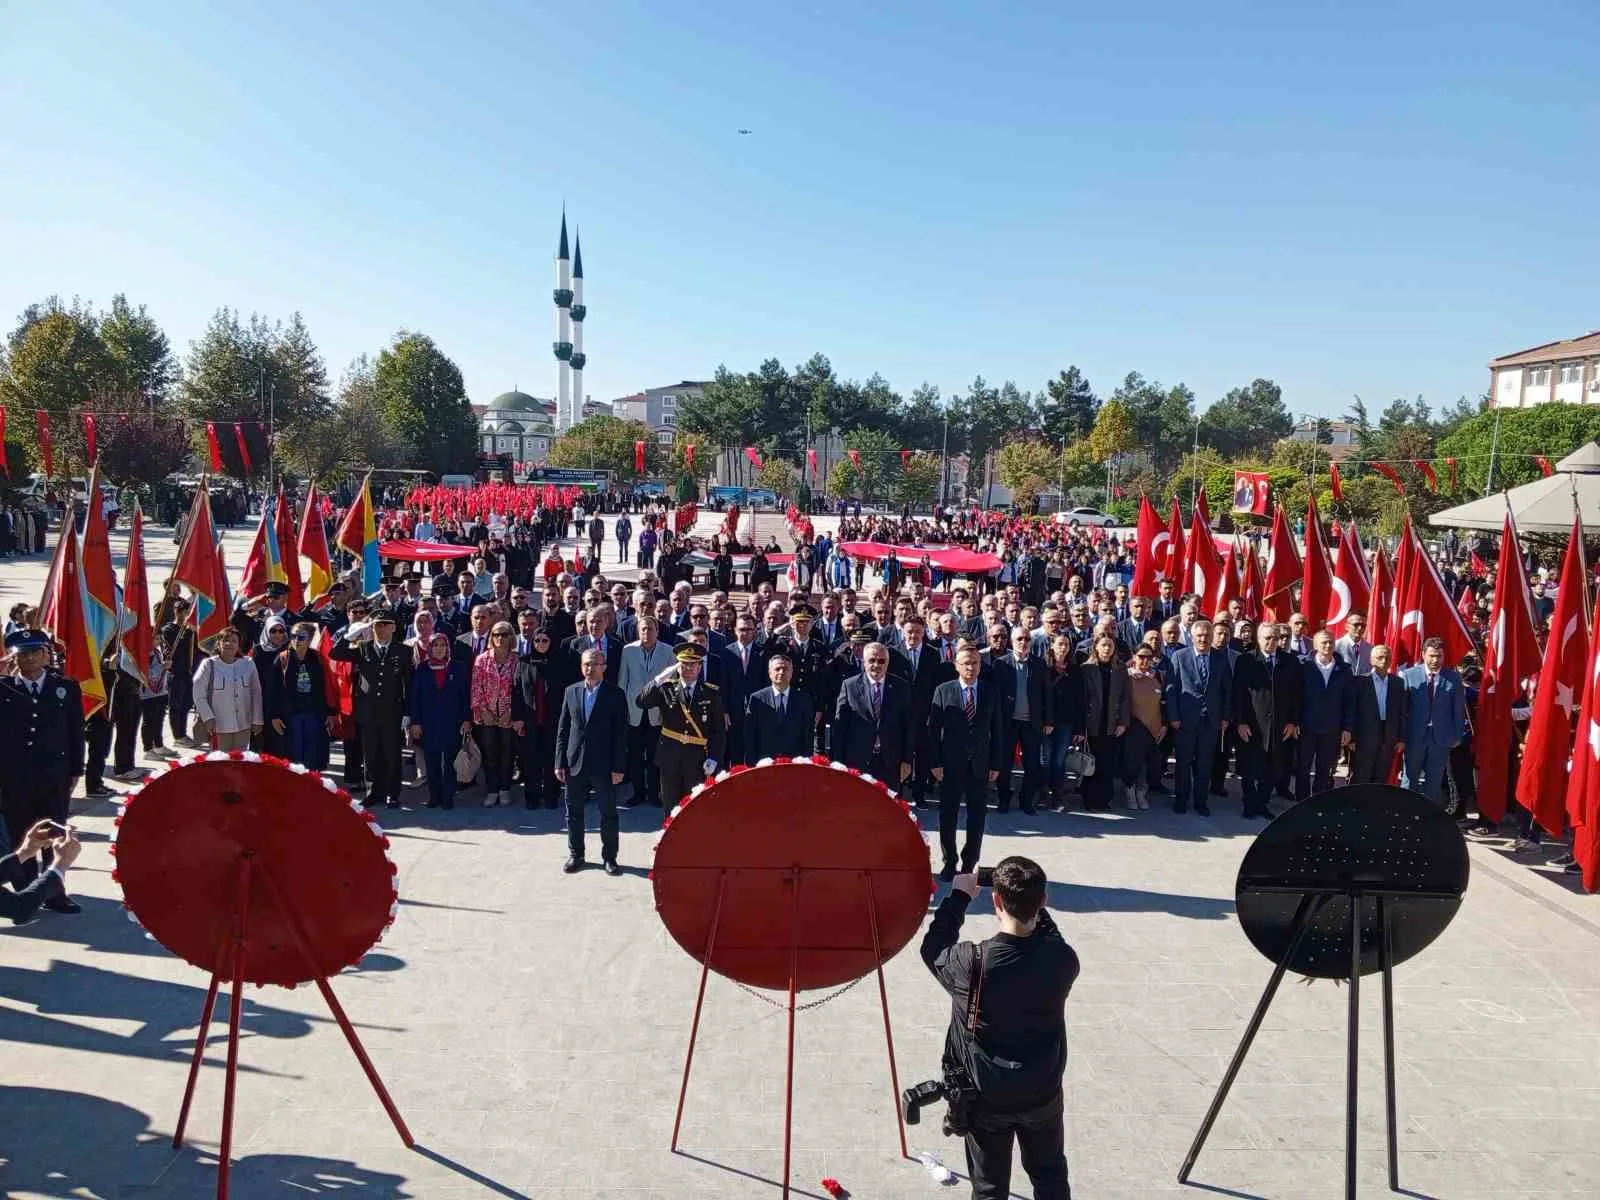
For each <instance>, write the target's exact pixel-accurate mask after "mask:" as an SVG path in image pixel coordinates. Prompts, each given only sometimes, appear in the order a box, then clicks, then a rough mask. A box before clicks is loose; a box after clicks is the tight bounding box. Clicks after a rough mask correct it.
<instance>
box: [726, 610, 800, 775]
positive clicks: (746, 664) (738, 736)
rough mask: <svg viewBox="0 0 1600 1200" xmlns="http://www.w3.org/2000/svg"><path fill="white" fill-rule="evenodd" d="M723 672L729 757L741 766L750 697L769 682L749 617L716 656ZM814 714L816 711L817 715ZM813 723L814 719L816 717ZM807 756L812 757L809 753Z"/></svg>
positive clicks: (740, 620) (741, 620)
mask: <svg viewBox="0 0 1600 1200" xmlns="http://www.w3.org/2000/svg"><path fill="white" fill-rule="evenodd" d="M717 657H718V665H719V666H720V667H721V668H722V670H721V675H722V678H721V680H720V683H721V686H722V692H723V703H724V705H725V707H726V708H727V710H728V722H729V724H728V746H729V748H730V757H733V758H735V759H736V760H737V761H740V762H749V761H751V760H749V759H746V758H743V757H742V755H743V754H744V752H745V742H746V740H747V739H746V738H745V733H744V720H745V708H746V705H747V703H748V702H749V699H750V697H751V695H752V694H753V693H755V692H758V691H760V690H761V685H762V681H763V680H765V679H766V678H767V664H766V655H765V653H764V652H763V650H762V648H761V647H760V646H758V645H756V619H755V618H754V617H752V616H751V615H750V614H749V613H740V614H739V616H738V617H737V618H736V619H735V621H734V623H733V641H731V642H729V643H728V644H727V645H726V646H724V647H723V648H722V653H721V654H720V655H718V656H717ZM814 711H815V710H813V713H814ZM812 719H813V721H814V720H815V716H814V715H813V718H812ZM805 753H807V754H810V753H811V751H810V750H806V751H805Z"/></svg>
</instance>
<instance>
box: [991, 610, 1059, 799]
mask: <svg viewBox="0 0 1600 1200" xmlns="http://www.w3.org/2000/svg"><path fill="white" fill-rule="evenodd" d="M1032 649H1033V641H1032V637H1031V635H1030V634H1029V633H1028V631H1027V630H1026V629H1024V628H1023V627H1022V626H1021V625H1018V626H1017V627H1016V628H1015V629H1013V630H1012V631H1011V652H1010V653H1009V654H1002V655H998V656H995V657H993V658H991V659H990V661H989V671H990V675H991V678H992V679H993V680H994V686H995V690H996V691H997V692H998V693H999V703H1000V716H1001V729H1002V731H1003V734H1002V739H1001V740H1002V749H1001V754H1000V762H1001V767H1000V781H999V783H998V784H996V785H995V798H996V804H995V811H996V812H1008V811H1009V810H1010V808H1011V765H1012V763H1013V762H1014V761H1015V759H1016V756H1017V746H1018V745H1019V744H1020V745H1021V747H1022V789H1021V791H1020V792H1019V794H1018V797H1017V800H1018V807H1020V808H1021V809H1022V811H1023V812H1025V813H1031V812H1033V811H1034V806H1033V800H1034V796H1035V795H1037V794H1038V791H1039V785H1040V778H1039V775H1040V771H1039V767H1040V763H1039V744H1040V741H1041V739H1042V738H1043V737H1044V734H1045V731H1046V730H1048V729H1053V728H1054V726H1055V721H1054V719H1053V714H1052V713H1051V711H1050V708H1051V698H1050V688H1049V687H1048V686H1047V682H1046V681H1047V669H1046V667H1045V665H1044V663H1043V662H1041V661H1040V660H1039V659H1037V658H1034V657H1033V654H1032Z"/></svg>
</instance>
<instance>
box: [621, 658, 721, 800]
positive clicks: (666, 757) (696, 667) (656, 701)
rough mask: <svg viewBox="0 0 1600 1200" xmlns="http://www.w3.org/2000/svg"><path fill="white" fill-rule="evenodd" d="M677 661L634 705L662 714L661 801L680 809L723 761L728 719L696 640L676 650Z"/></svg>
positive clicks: (659, 748)
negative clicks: (708, 678) (703, 670)
mask: <svg viewBox="0 0 1600 1200" xmlns="http://www.w3.org/2000/svg"><path fill="white" fill-rule="evenodd" d="M673 658H674V659H675V660H676V661H675V662H674V664H673V665H672V666H670V667H668V668H667V669H666V670H665V671H663V672H661V674H659V675H657V676H656V677H655V678H654V679H652V680H651V681H650V682H649V683H647V684H645V685H644V687H643V688H641V689H640V690H639V695H638V696H637V697H636V698H635V703H637V704H638V706H639V707H640V708H641V709H644V710H645V711H646V713H647V714H648V713H649V711H650V710H652V709H653V710H655V711H656V712H659V713H660V714H661V740H660V741H658V742H657V743H656V766H658V767H660V768H661V802H662V804H664V805H666V807H667V808H669V809H670V808H673V807H675V806H676V805H677V804H678V803H679V802H680V801H681V800H682V799H683V798H684V797H685V796H687V795H688V794H689V790H690V789H691V788H693V787H694V786H695V785H697V784H699V783H701V782H702V781H704V780H705V778H706V777H707V776H709V775H714V774H716V771H717V767H718V764H720V763H722V762H723V761H725V760H724V758H723V745H724V743H725V742H726V740H727V736H728V718H727V715H726V714H725V712H724V711H723V706H722V692H721V691H720V690H719V689H718V687H717V685H716V684H714V683H706V682H705V681H703V680H702V679H701V678H700V668H701V666H702V665H703V664H704V663H705V658H706V652H705V650H704V649H703V648H701V647H700V646H697V645H695V644H694V643H692V642H686V643H684V644H682V645H680V646H678V647H677V649H675V650H674V651H673Z"/></svg>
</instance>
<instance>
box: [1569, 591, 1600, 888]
mask: <svg viewBox="0 0 1600 1200" xmlns="http://www.w3.org/2000/svg"><path fill="white" fill-rule="evenodd" d="M1595 620H1596V622H1597V624H1596V625H1594V626H1591V627H1590V629H1589V655H1588V658H1587V660H1586V661H1585V662H1584V667H1585V668H1586V669H1585V671H1584V676H1583V700H1582V701H1581V703H1580V704H1579V705H1578V737H1577V741H1576V742H1575V743H1574V745H1573V748H1572V778H1571V780H1570V781H1569V783H1568V785H1567V819H1568V820H1569V821H1571V822H1572V857H1573V858H1575V859H1577V860H1578V865H1579V866H1580V867H1582V868H1583V887H1584V890H1585V891H1588V892H1594V891H1600V605H1597V606H1596V607H1595Z"/></svg>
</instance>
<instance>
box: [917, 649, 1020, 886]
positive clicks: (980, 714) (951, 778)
mask: <svg viewBox="0 0 1600 1200" xmlns="http://www.w3.org/2000/svg"><path fill="white" fill-rule="evenodd" d="M978 666H979V661H978V651H977V648H976V647H974V646H964V647H962V648H961V649H960V650H958V651H956V677H955V678H954V679H950V680H946V681H945V682H944V683H941V684H940V685H939V686H938V687H937V688H935V689H934V693H933V708H932V710H931V711H930V713H929V717H928V723H929V727H930V730H931V736H932V738H933V777H934V779H935V780H937V781H938V784H939V848H940V850H941V851H942V852H943V854H944V868H943V870H941V871H940V872H939V878H940V879H943V880H945V881H946V882H948V881H949V880H951V879H954V878H955V874H956V818H957V817H958V816H959V815H960V812H961V805H962V803H963V802H965V803H966V806H967V836H966V841H965V842H964V844H963V845H962V847H961V855H960V862H961V869H962V870H963V871H965V872H970V871H972V870H973V869H974V868H975V867H976V866H977V865H978V858H979V856H980V855H981V854H982V853H983V826H984V821H985V820H986V818H987V816H988V811H987V810H988V801H987V799H986V798H985V796H984V790H985V787H986V786H987V785H988V784H990V783H993V782H994V781H995V780H996V779H998V778H999V776H1000V767H1001V763H1002V758H1001V754H1002V746H1003V743H1004V740H1005V739H1004V735H1003V732H1002V727H1001V720H1002V717H1001V713H1000V693H999V691H998V689H996V688H995V687H994V686H993V685H991V684H987V683H983V682H981V681H980V680H979V679H978Z"/></svg>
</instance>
